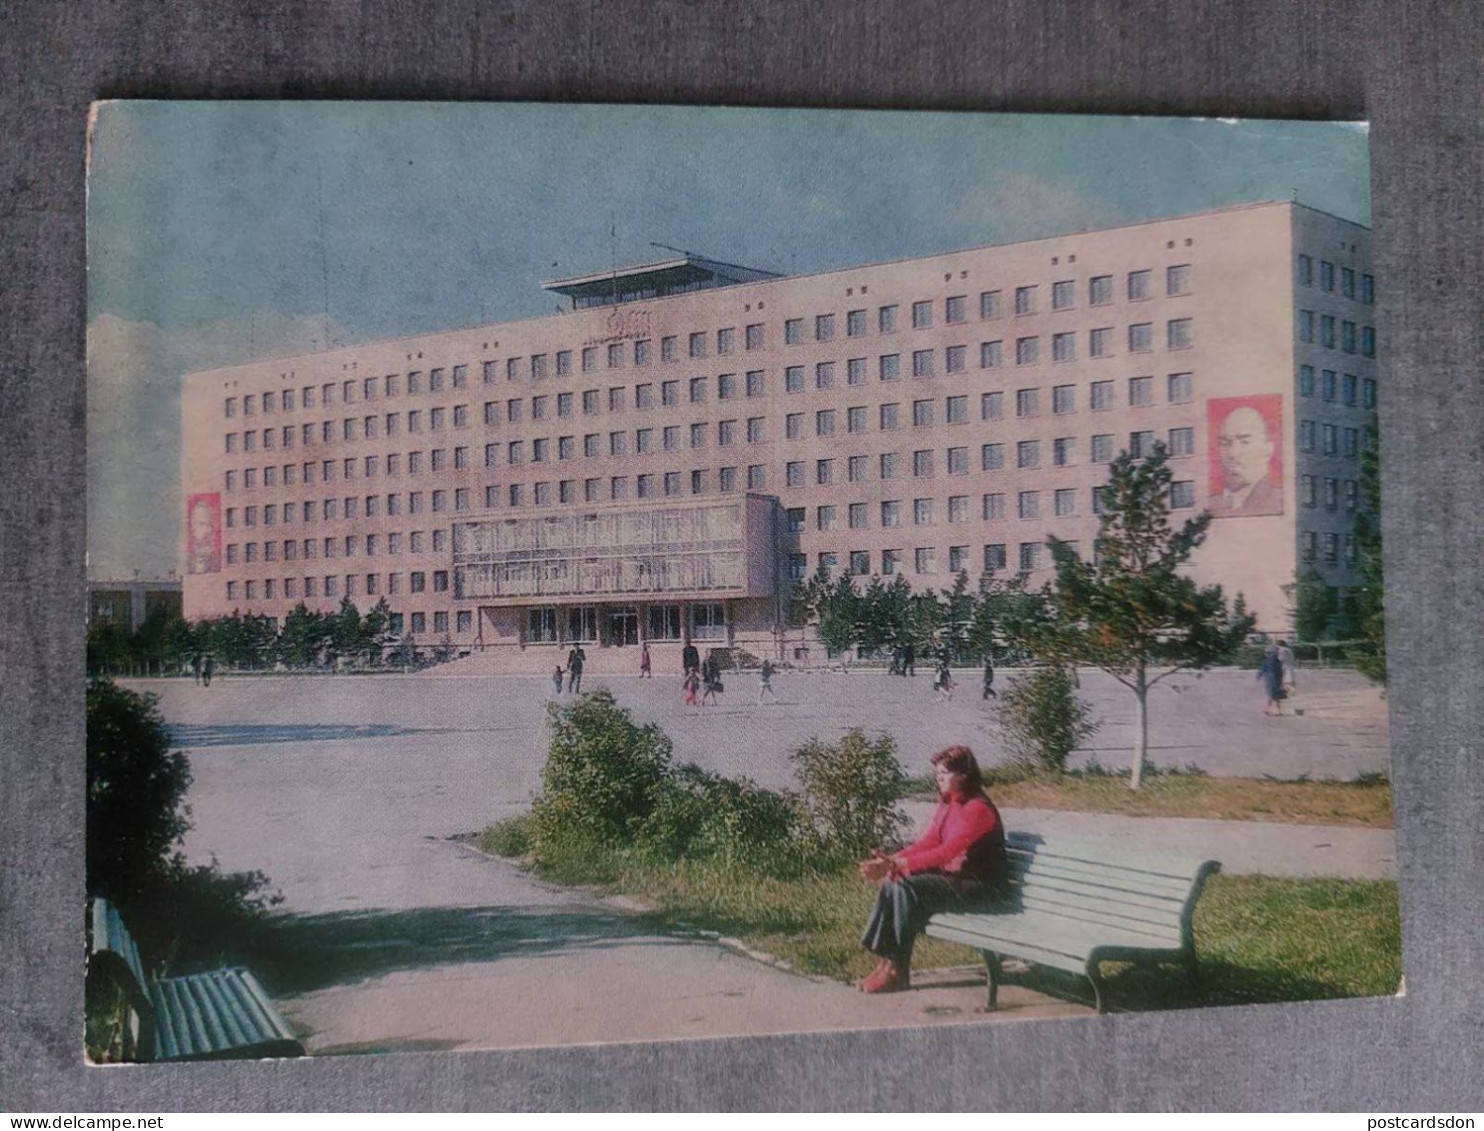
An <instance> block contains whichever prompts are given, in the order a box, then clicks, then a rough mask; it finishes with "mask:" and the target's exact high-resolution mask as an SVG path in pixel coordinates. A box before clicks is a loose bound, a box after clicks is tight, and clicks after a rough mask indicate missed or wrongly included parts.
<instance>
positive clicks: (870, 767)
mask: <svg viewBox="0 0 1484 1131" xmlns="http://www.w3.org/2000/svg"><path fill="white" fill-rule="evenodd" d="M793 762H794V766H795V768H796V771H797V773H798V777H799V785H800V787H801V788H802V794H801V797H800V804H801V805H802V808H803V812H804V815H805V817H806V819H807V820H808V822H809V825H810V828H811V831H812V833H813V836H814V838H815V840H816V841H817V843H818V845H819V847H820V848H821V849H822V850H823V851H824V852H825V853H826V854H829V855H833V856H836V857H838V858H847V857H848V858H857V857H860V856H863V855H865V854H866V853H868V852H870V851H871V850H872V849H873V848H878V847H880V846H881V845H884V844H889V843H891V842H893V841H894V840H895V839H896V838H897V837H898V836H899V835H900V833H901V831H902V829H903V828H904V827H905V826H906V824H907V818H906V817H905V816H904V815H903V814H902V813H901V812H900V811H899V810H898V809H897V807H896V806H897V799H898V798H900V797H901V796H902V793H903V789H904V787H905V785H906V781H907V777H906V774H904V773H903V772H902V766H901V763H900V762H898V761H897V751H896V743H895V742H894V741H893V739H892V737H891V736H890V735H888V734H883V735H881V736H880V737H879V738H877V739H876V741H874V742H872V741H871V740H870V739H869V738H867V737H866V733H865V731H863V730H861V729H860V728H859V727H856V728H853V729H851V730H849V731H847V732H846V733H845V735H844V736H843V737H842V738H841V739H840V740H839V741H838V742H834V743H827V742H821V741H820V740H818V739H814V740H812V741H810V742H809V743H807V744H806V745H805V746H803V747H801V748H800V749H799V750H797V751H796V752H795V753H794V755H793Z"/></svg>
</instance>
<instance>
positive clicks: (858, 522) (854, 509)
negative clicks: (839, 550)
mask: <svg viewBox="0 0 1484 1131" xmlns="http://www.w3.org/2000/svg"><path fill="white" fill-rule="evenodd" d="M868 514H869V508H868V507H867V506H866V504H865V503H851V504H850V510H849V512H848V515H847V521H848V522H849V523H850V529H851V530H864V529H865V528H866V524H867V523H868V522H869V521H870V520H869V519H868V518H867V515H868Z"/></svg>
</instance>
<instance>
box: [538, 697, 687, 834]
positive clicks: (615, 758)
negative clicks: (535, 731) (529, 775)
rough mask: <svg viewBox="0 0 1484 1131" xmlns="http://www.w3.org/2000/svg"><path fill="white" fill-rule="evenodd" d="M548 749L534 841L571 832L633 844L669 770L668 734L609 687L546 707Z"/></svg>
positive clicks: (542, 775) (542, 774) (669, 746)
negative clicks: (642, 719)
mask: <svg viewBox="0 0 1484 1131" xmlns="http://www.w3.org/2000/svg"><path fill="white" fill-rule="evenodd" d="M547 721H548V725H549V726H550V728H551V747H550V751H549V753H548V754H547V758H546V765H545V767H544V768H543V770H542V772H541V796H540V797H539V798H537V800H536V803H535V806H534V807H533V809H532V815H533V816H534V818H535V829H536V843H537V845H538V847H539V848H540V849H542V850H543V851H544V850H545V849H546V848H547V846H548V845H550V844H553V843H555V842H556V841H558V840H561V839H564V838H570V837H578V838H585V839H590V840H594V841H597V842H599V843H607V844H624V843H630V842H631V841H632V839H633V832H634V830H635V828H636V827H637V826H638V825H639V824H640V823H641V822H643V821H644V820H645V819H646V818H647V817H648V816H649V814H650V812H651V811H652V810H653V808H654V805H655V801H656V798H657V797H658V795H659V793H660V790H661V788H662V787H663V785H664V784H665V780H666V777H667V775H668V774H669V770H670V751H671V743H670V739H669V738H668V737H667V736H666V735H665V733H664V731H662V730H660V728H659V727H657V726H655V725H654V724H653V723H651V724H648V725H646V726H640V725H639V724H638V723H636V722H635V721H634V718H633V716H632V715H630V714H629V712H628V711H626V710H625V709H624V708H622V707H620V706H619V705H618V704H617V703H616V702H615V701H614V699H613V695H612V693H611V692H608V691H602V690H599V691H594V692H591V693H589V694H586V695H583V696H582V697H580V698H579V699H578V700H577V701H576V702H574V703H568V704H557V703H552V704H549V705H548V706H547Z"/></svg>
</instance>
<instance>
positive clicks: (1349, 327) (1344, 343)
mask: <svg viewBox="0 0 1484 1131" xmlns="http://www.w3.org/2000/svg"><path fill="white" fill-rule="evenodd" d="M1340 348H1341V349H1342V350H1344V351H1345V352H1346V353H1354V352H1355V323H1354V322H1341V323H1340Z"/></svg>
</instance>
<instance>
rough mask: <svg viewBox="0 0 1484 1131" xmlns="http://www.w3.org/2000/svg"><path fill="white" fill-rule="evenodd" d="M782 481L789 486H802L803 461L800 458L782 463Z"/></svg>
mask: <svg viewBox="0 0 1484 1131" xmlns="http://www.w3.org/2000/svg"><path fill="white" fill-rule="evenodd" d="M783 481H784V482H785V483H787V484H788V486H790V487H802V486H803V485H804V463H803V461H802V460H790V461H789V462H788V463H787V464H785V465H784V468H783Z"/></svg>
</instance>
